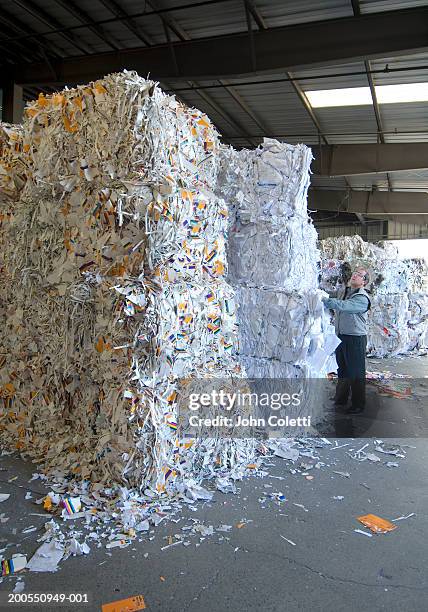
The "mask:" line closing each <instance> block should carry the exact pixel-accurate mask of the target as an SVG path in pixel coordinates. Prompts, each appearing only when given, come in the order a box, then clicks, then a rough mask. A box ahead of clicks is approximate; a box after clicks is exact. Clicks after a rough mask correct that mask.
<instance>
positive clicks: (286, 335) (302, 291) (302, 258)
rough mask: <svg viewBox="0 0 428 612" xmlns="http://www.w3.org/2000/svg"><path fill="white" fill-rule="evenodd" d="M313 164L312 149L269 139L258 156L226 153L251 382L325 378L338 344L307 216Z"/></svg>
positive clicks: (223, 165) (223, 175) (225, 183)
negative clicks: (324, 299) (256, 379)
mask: <svg viewBox="0 0 428 612" xmlns="http://www.w3.org/2000/svg"><path fill="white" fill-rule="evenodd" d="M311 160H312V154H311V150H310V149H309V148H308V147H306V146H304V145H296V146H293V145H288V144H285V143H280V142H278V141H276V140H272V139H267V138H266V139H264V141H263V144H262V145H261V146H260V147H258V148H257V149H255V150H245V149H244V150H241V151H235V150H234V149H232V148H231V147H223V148H222V150H221V157H220V172H219V193H220V194H221V195H222V196H223V197H224V198H225V199H226V200H227V201H228V202H230V208H231V219H230V223H231V226H230V230H229V242H228V255H229V266H230V273H229V280H230V283H231V284H232V286H233V287H234V289H235V290H236V293H237V300H238V303H239V309H238V321H239V343H240V351H239V356H240V360H241V363H242V364H243V365H244V366H245V369H246V371H247V373H248V375H249V376H251V377H259V378H295V377H297V378H305V377H308V378H309V377H319V376H323V375H324V373H325V371H326V370H328V369H329V366H328V361H329V356H330V355H331V353H332V352H333V351H334V348H335V346H337V343H338V340H337V338H336V336H335V334H334V330H333V328H332V326H331V325H330V323H329V321H328V317H327V316H326V315H325V313H324V308H323V306H322V302H321V297H322V295H323V294H322V292H321V291H319V290H318V262H319V252H318V250H317V247H316V240H317V234H316V231H315V228H314V227H313V225H312V223H311V221H310V219H309V217H308V213H307V190H308V187H309V167H310V163H311Z"/></svg>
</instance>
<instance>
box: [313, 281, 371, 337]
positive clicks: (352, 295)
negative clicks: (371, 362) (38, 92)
mask: <svg viewBox="0 0 428 612" xmlns="http://www.w3.org/2000/svg"><path fill="white" fill-rule="evenodd" d="M345 292H346V289H343V291H341V292H340V294H339V296H338V298H339V299H337V298H329V299H326V300H323V302H324V305H325V306H326V307H327V308H331V309H332V310H334V311H335V313H336V319H335V328H336V334H337V335H338V336H339V335H345V336H366V335H367V312H368V310H369V308H370V306H371V302H370V298H369V296H368V294H367V292H366V290H365V289H363V288H362V287H361V288H360V289H351V290H348V292H347V294H346V297H343V296H344V295H345Z"/></svg>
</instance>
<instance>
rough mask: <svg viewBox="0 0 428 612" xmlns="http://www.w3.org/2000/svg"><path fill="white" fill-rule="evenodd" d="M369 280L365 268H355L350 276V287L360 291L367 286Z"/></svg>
mask: <svg viewBox="0 0 428 612" xmlns="http://www.w3.org/2000/svg"><path fill="white" fill-rule="evenodd" d="M369 278H370V277H369V273H368V272H367V270H366V269H365V268H357V269H356V270H354V272H353V274H352V276H351V280H350V285H351V287H352V288H353V289H360V288H361V287H365V286H366V285H367V283H368V282H369Z"/></svg>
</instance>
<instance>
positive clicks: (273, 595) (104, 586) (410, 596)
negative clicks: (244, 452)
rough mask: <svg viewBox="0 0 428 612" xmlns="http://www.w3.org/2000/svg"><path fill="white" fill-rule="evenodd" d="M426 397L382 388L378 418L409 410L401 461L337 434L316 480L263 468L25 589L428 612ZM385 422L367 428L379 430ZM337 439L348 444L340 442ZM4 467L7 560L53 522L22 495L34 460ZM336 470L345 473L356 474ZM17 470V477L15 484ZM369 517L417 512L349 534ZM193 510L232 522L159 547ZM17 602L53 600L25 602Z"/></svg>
mask: <svg viewBox="0 0 428 612" xmlns="http://www.w3.org/2000/svg"><path fill="white" fill-rule="evenodd" d="M427 366H428V359H427V358H426V357H425V358H422V359H414V358H406V359H402V360H379V361H377V362H376V363H374V362H373V361H371V360H370V361H369V369H370V370H386V369H387V368H391V371H396V372H399V373H408V374H411V375H412V376H420V377H423V376H427V374H428V367H427ZM372 391H373V392H374V393H377V391H376V390H375V389H373V390H370V393H372ZM397 402H399V403H398V404H397ZM420 403H421V402H420V401H409V400H396V399H392V398H389V397H381V396H379V408H378V415H379V413H382V412H383V413H384V414H385V415H387V416H388V418H389V416H390V414H393V418H392V420H395V419H397V418H398V417H399V416H400V415H403V414H405V415H406V416H405V418H406V420H407V421H408V423H409V425H408V427H407V429H406V431H407V432H408V434H407V435H408V436H409V437H408V438H407V439H400V440H398V441H397V442H399V443H400V444H402V445H403V444H407V445H409V448H405V450H406V452H407V455H406V458H404V459H396V458H395V457H391V456H388V455H380V454H379V457H381V461H380V462H378V463H371V462H369V461H364V462H358V461H356V460H354V459H352V458H351V457H350V456H349V455H348V454H347V451H349V450H350V449H351V448H352V449H354V450H356V449H358V448H361V447H362V446H363V445H364V443H365V442H369V443H370V449H369V450H370V451H371V452H373V450H374V444H373V440H365V439H358V440H352V439H349V440H347V439H341V440H337V441H334V443H333V445H332V446H330V447H327V448H323V449H320V451H319V456H320V460H321V461H323V462H324V463H325V464H326V465H325V466H324V467H322V468H321V469H314V470H312V471H311V472H310V474H311V475H312V476H313V479H312V480H308V479H307V478H306V477H305V476H304V475H302V473H295V474H291V473H290V468H293V465H292V464H291V463H290V462H288V461H284V460H282V459H275V460H274V461H272V462H271V463H272V465H271V466H270V467H268V468H266V469H267V470H269V476H266V477H265V478H262V479H261V478H251V479H248V480H246V481H244V482H241V483H238V484H239V495H237V496H235V495H230V494H229V495H223V494H221V493H219V492H216V493H215V495H214V499H213V501H212V502H210V503H205V504H198V507H197V511H196V512H192V511H191V510H189V509H187V508H186V509H185V510H184V511H183V512H182V513H181V514H179V515H177V516H176V518H180V517H181V520H180V521H179V522H178V523H177V524H175V523H172V522H169V523H161V525H160V526H159V527H157V528H156V529H155V530H154V531H153V534H150V536H149V537H151V535H154V539H152V540H151V541H150V540H149V539H148V536H143V537H144V538H145V540H144V541H143V542H141V543H138V542H136V543H135V545H131V546H129V547H128V548H125V549H114V550H112V551H107V550H106V549H105V548H104V547H103V548H99V549H98V548H96V547H94V546H92V550H91V553H90V555H88V556H87V557H75V558H70V559H68V560H67V561H65V562H63V563H61V564H60V569H59V571H58V572H57V573H54V574H36V573H28V572H25V571H24V572H21V573H20V574H19V576H20V577H21V578H22V579H23V580H24V582H25V590H24V592H25V593H31V592H33V593H34V592H64V591H68V592H70V591H73V592H80V593H85V592H87V593H89V594H90V597H91V602H92V603H91V604H90V605H89V606H87V607H84V606H82V605H74V606H71V605H68V606H64V607H58V610H70V611H76V610H91V611H92V610H94V611H96V610H100V608H101V604H102V603H107V602H111V601H114V600H120V599H124V598H127V597H130V596H132V595H138V594H142V595H143V596H144V598H145V602H146V606H147V609H148V610H162V611H169V610H171V611H172V610H174V611H176V610H180V611H182V610H183V611H189V612H199V611H200V610H206V611H207V612H217V611H224V610H236V611H256V610H257V611H258V610H266V611H278V612H280V611H281V612H282V611H283V610H292V611H294V610H296V611H297V610H303V611H308V612H309V611H312V610H321V611H324V610H325V611H327V610H328V611H329V612H330V611H331V610H338V611H342V610H343V611H345V610H346V611H353V610H355V611H357V610H358V611H360V610H370V611H380V610H388V611H395V610H396V611H400V612H402V610H412V611H413V610H414V611H419V610H420V611H421V612H422V611H425V610H426V609H427V604H426V601H427V597H428V570H427V543H426V541H427V539H426V534H427V533H428V487H427V469H426V465H427V461H428V443H427V440H426V439H424V438H422V437H419V438H418V439H417V438H415V437H413V436H414V435H415V433H418V434H419V435H421V433H422V431H421V429H420V427H419V425H418V422H417V421H415V420H412V419H411V418H410V417H411V416H412V412H414V411H417V412H418V411H419V412H420V410H421V407H420ZM400 410H401V413H400V412H399V411H400ZM344 418H345V417H343V419H344ZM364 418H365V417H360V416H358V417H353V418H352V419H350V420H352V421H353V422H354V424H355V429H356V430H358V428H362V429H364V427H366V426H365V425H359V424H358V421H361V419H364ZM379 419H380V416H378V419H377V420H376V421H374V422H373V423H372V424H371V425H370V427H372V428H374V429H375V428H376V427H377V423H378V420H379ZM386 420H387V419H386ZM406 426H407V425H406ZM412 428H414V431H413V432H412V431H411V429H412ZM370 433H372V432H371V431H370ZM387 442H388V443H392V442H393V440H387ZM336 444H337V445H338V446H339V447H340V446H342V445H344V444H349V446H344V447H342V448H334V446H335V445H336ZM386 461H397V462H398V463H399V466H398V467H397V468H387V467H386V465H385V462H386ZM0 467H1V469H2V471H1V472H0V492H2V493H11V497H10V498H9V499H8V500H7V501H5V502H3V503H1V505H0V516H1V514H2V513H3V514H4V515H5V517H8V518H9V520H8V521H7V522H5V523H3V524H2V523H1V521H0V549H1V548H3V547H4V546H5V543H10V542H13V543H14V546H12V547H10V548H8V549H7V556H11V555H12V554H13V553H15V552H22V553H25V554H27V555H28V556H31V554H32V553H33V552H34V551H35V550H36V548H37V546H38V545H37V542H36V539H37V537H38V535H40V532H38V531H35V532H32V533H30V534H28V535H23V534H22V533H21V532H22V530H23V529H25V528H26V527H28V526H29V525H34V526H38V527H40V528H43V525H44V523H45V522H46V519H45V518H42V517H36V516H29V514H30V513H31V512H42V510H41V507H40V506H34V504H33V503H32V500H24V496H25V493H26V491H28V490H30V489H31V490H32V491H33V492H34V493H33V498H34V499H37V497H39V496H41V495H43V494H44V493H45V492H46V491H47V489H45V488H44V486H43V484H42V483H41V482H40V481H38V480H37V481H34V482H31V483H28V480H29V479H30V477H31V474H32V473H33V471H35V470H34V466H33V465H31V464H27V463H24V462H23V461H21V460H19V459H16V458H13V457H4V458H2V459H1V466H0ZM334 471H341V472H344V473H346V472H348V473H349V478H348V477H344V476H343V475H340V474H335V473H334ZM15 476H17V478H16V480H13V481H12V482H8V481H9V479H11V478H14V477H15ZM278 477H280V478H281V479H280V480H279V479H278ZM265 485H271V488H269V487H266V486H265ZM269 491H271V492H279V491H280V492H282V493H283V494H284V495H285V497H286V500H287V501H284V502H276V501H274V500H269V499H268V500H265V501H260V499H263V498H265V496H266V494H267V492H269ZM334 496H343V497H344V499H343V500H335V499H333V498H334ZM295 504H299V505H295ZM302 506H304V507H302ZM366 513H373V514H377V515H379V516H382V517H384V518H387V519H390V520H391V519H394V518H397V517H400V516H403V515H408V514H410V513H415V516H413V517H411V518H408V519H406V520H402V521H400V522H397V526H398V528H397V529H396V530H395V531H393V532H390V533H387V534H383V535H373V537H371V538H368V537H366V536H364V535H361V534H359V533H355V532H354V529H358V528H361V529H362V530H365V531H368V530H367V529H365V528H364V527H363V526H362V525H360V524H359V523H358V521H357V520H356V517H357V516H359V515H361V514H366ZM193 518H198V519H200V520H201V521H202V522H203V523H205V524H206V525H213V526H214V527H217V526H218V525H220V524H226V525H232V529H231V531H230V532H228V533H224V532H217V531H215V533H214V535H211V536H207V537H205V539H203V541H201V542H200V539H199V537H197V538H193V539H192V540H191V542H192V543H191V545H190V546H188V547H184V546H182V545H178V546H175V547H172V548H169V549H167V550H164V551H161V550H160V548H161V547H162V546H164V545H166V544H167V543H168V540H167V539H166V538H167V537H168V536H170V535H172V536H173V535H174V534H175V533H178V532H180V530H181V527H182V526H186V525H189V524H191V519H193ZM242 523H244V525H242ZM237 525H240V528H238V527H237ZM281 536H282V537H281ZM227 538H229V539H227ZM284 538H287V539H288V540H290V541H291V542H293V543H295V545H294V546H293V544H292V543H290V542H289V541H287V540H285V539H284ZM195 544H199V545H198V546H196V545H195ZM110 555H111V556H110ZM144 555H146V557H145V556H144ZM15 584H16V577H13V576H9V577H6V578H4V579H3V582H2V583H1V584H0V595H1V594H2V593H4V592H11V591H12V590H13V588H14V585H15ZM14 608H18V606H16V605H14V606H9V607H5V606H4V605H3V608H2V609H4V610H7V609H11V610H12V609H14ZM22 609H26V610H30V609H31V610H42V609H43V610H44V609H53V608H48V607H46V606H40V607H35V606H28V605H27V606H26V608H22Z"/></svg>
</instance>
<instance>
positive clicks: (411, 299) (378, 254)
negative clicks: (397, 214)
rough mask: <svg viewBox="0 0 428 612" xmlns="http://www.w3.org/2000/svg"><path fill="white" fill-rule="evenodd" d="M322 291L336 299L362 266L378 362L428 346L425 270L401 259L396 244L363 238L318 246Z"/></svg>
mask: <svg viewBox="0 0 428 612" xmlns="http://www.w3.org/2000/svg"><path fill="white" fill-rule="evenodd" d="M320 249H321V253H322V263H321V276H322V280H321V286H322V288H323V289H324V290H325V291H327V292H328V293H330V294H331V295H336V294H337V292H338V291H339V290H340V289H341V288H343V286H344V282H346V281H347V280H349V278H350V274H351V271H352V270H353V269H355V268H356V267H358V266H363V267H365V268H367V269H368V271H369V273H370V276H371V282H370V284H369V286H368V292H369V293H370V294H371V300H372V307H371V309H370V311H369V316H368V334H367V340H368V352H369V354H371V355H373V356H376V357H388V356H393V355H398V354H403V353H409V352H411V351H413V350H415V349H417V350H419V349H423V348H424V347H426V346H427V335H428V318H427V303H426V302H427V284H426V278H427V265H426V263H425V261H424V260H422V259H416V260H415V259H413V260H401V259H399V256H398V251H397V249H396V247H395V246H394V245H392V244H391V243H387V242H382V243H379V244H377V245H375V244H371V243H368V242H364V240H363V239H362V238H361V237H360V236H342V237H339V238H327V239H326V240H322V241H321V242H320Z"/></svg>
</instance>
